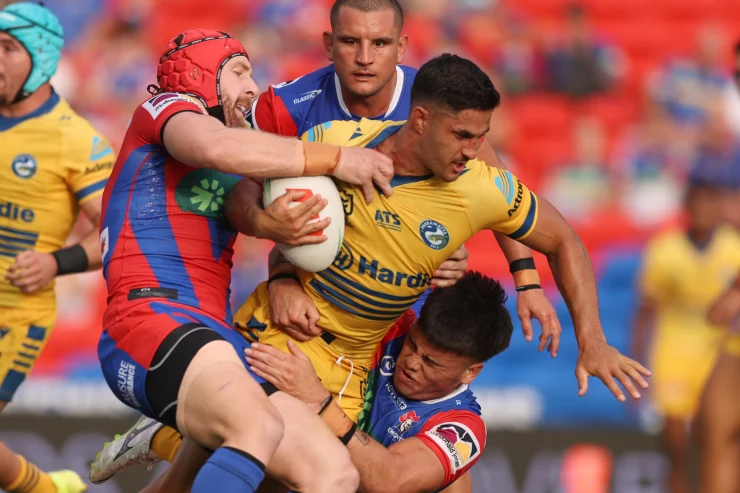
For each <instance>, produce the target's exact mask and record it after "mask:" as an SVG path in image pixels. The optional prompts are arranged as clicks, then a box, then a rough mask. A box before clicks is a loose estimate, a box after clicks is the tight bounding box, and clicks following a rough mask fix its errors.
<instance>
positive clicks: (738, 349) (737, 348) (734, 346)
mask: <svg viewBox="0 0 740 493" xmlns="http://www.w3.org/2000/svg"><path fill="white" fill-rule="evenodd" d="M722 349H723V351H724V352H725V353H727V354H729V355H730V356H734V357H736V358H740V334H732V335H730V336H729V337H727V339H725V341H724V345H723V347H722Z"/></svg>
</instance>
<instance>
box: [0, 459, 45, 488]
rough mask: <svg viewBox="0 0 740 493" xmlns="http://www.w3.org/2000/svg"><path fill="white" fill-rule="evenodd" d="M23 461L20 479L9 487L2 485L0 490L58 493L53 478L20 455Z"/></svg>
mask: <svg viewBox="0 0 740 493" xmlns="http://www.w3.org/2000/svg"><path fill="white" fill-rule="evenodd" d="M17 457H18V460H20V461H21V469H20V472H19V473H18V477H17V478H15V480H14V481H13V482H12V483H10V484H7V485H5V484H4V485H0V489H3V490H5V491H7V492H8V493H56V492H57V487H56V486H54V483H53V482H52V480H51V478H50V477H49V475H48V474H46V473H45V472H44V471H41V470H39V468H38V467H36V466H35V465H34V464H31V463H30V462H28V461H27V460H26V458H25V457H23V456H21V455H18V456H17Z"/></svg>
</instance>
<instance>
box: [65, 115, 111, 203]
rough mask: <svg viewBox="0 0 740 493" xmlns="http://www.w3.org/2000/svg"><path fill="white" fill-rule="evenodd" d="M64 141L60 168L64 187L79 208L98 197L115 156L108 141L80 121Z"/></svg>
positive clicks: (101, 192)
mask: <svg viewBox="0 0 740 493" xmlns="http://www.w3.org/2000/svg"><path fill="white" fill-rule="evenodd" d="M70 130H73V131H75V130H76V133H74V134H73V133H72V131H70V132H69V133H68V134H67V135H66V136H65V139H64V153H63V155H62V166H63V168H64V172H65V176H66V180H67V185H68V186H69V189H70V190H71V191H72V193H73V194H74V197H75V200H76V201H77V203H78V204H79V205H82V204H84V203H85V202H87V201H88V200H90V199H92V198H95V197H99V196H100V195H102V194H103V189H104V188H105V184H106V182H107V181H108V176H109V175H110V173H111V170H112V169H113V165H114V164H115V161H116V155H115V153H114V152H113V147H111V145H110V143H109V142H108V140H107V139H106V138H105V137H103V136H102V135H100V134H99V133H98V132H96V131H95V130H94V129H93V128H92V127H90V126H89V125H88V124H87V122H80V125H79V126H78V125H75V126H74V128H73V129H70Z"/></svg>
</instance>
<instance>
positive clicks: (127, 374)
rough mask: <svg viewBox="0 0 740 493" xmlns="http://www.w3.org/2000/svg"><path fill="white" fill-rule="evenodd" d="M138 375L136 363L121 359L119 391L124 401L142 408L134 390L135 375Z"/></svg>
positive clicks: (136, 407) (118, 378) (134, 406)
mask: <svg viewBox="0 0 740 493" xmlns="http://www.w3.org/2000/svg"><path fill="white" fill-rule="evenodd" d="M135 375H136V365H134V364H133V363H129V362H128V361H121V366H119V367H118V376H117V381H118V392H119V394H120V396H121V399H123V401H124V402H126V403H127V404H129V405H130V406H131V407H133V408H135V409H141V404H139V401H138V400H137V399H136V393H135V392H134V376H135Z"/></svg>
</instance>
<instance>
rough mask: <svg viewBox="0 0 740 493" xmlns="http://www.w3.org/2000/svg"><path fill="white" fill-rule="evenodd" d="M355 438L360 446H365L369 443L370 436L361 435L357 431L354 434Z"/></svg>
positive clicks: (361, 433)
mask: <svg viewBox="0 0 740 493" xmlns="http://www.w3.org/2000/svg"><path fill="white" fill-rule="evenodd" d="M355 438H357V440H359V441H360V443H361V444H363V445H367V444H368V443H370V436H368V434H367V433H363V432H361V431H360V430H357V433H355Z"/></svg>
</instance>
